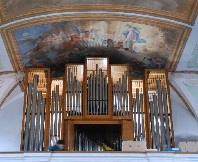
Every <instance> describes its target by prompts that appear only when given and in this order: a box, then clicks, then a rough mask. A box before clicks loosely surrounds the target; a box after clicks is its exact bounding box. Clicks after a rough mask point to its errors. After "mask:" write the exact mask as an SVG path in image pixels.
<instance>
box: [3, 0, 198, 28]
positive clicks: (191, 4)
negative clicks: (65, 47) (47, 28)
mask: <svg viewBox="0 0 198 162" xmlns="http://www.w3.org/2000/svg"><path fill="white" fill-rule="evenodd" d="M96 3H97V2H96ZM65 11H67V12H76V11H80V12H86V11H113V12H128V13H138V14H145V15H152V16H157V17H165V18H168V19H173V20H176V21H181V22H184V23H187V24H194V21H195V18H196V16H197V11H198V1H197V0H187V5H186V9H185V10H184V11H183V13H177V12H170V11H165V10H159V9H151V8H145V7H139V6H132V5H118V4H67V5H57V6H50V7H49V6H48V7H38V8H35V9H32V10H31V9H30V10H28V11H22V12H21V13H16V14H13V15H9V14H8V12H7V11H6V6H5V4H4V1H3V0H0V14H1V15H2V18H1V19H2V23H8V22H10V21H14V20H18V19H24V18H27V17H33V16H38V15H45V14H51V13H58V12H65Z"/></svg>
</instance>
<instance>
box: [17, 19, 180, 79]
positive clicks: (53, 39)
mask: <svg viewBox="0 0 198 162" xmlns="http://www.w3.org/2000/svg"><path fill="white" fill-rule="evenodd" d="M14 35H15V39H16V41H17V44H18V48H19V52H20V55H21V58H22V61H23V64H24V66H25V67H48V68H51V71H52V75H53V77H59V76H61V75H63V73H64V65H65V64H66V63H84V62H85V57H86V56H109V58H110V63H111V64H115V63H120V64H129V65H130V71H131V76H132V77H134V78H140V77H142V74H143V71H144V69H145V68H165V66H166V63H167V60H168V57H169V51H171V49H172V46H173V42H174V39H175V37H176V32H175V31H173V30H170V29H166V28H158V27H153V26H149V25H144V24H137V23H132V22H122V21H107V22H105V21H69V22H56V23H51V24H44V25H38V26H32V27H29V28H24V29H20V30H16V31H15V32H14ZM56 71H58V73H57V72H56Z"/></svg>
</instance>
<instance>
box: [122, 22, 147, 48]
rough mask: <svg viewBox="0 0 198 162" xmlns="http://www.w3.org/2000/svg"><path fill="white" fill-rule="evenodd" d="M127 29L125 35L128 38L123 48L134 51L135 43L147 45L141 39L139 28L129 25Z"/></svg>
mask: <svg viewBox="0 0 198 162" xmlns="http://www.w3.org/2000/svg"><path fill="white" fill-rule="evenodd" d="M126 27H127V30H126V31H124V32H123V35H124V36H125V37H126V40H125V42H124V44H123V48H125V49H130V50H134V48H133V45H134V43H146V41H145V40H144V39H141V38H140V32H139V30H138V29H137V28H135V27H132V26H131V25H129V24H127V25H126Z"/></svg>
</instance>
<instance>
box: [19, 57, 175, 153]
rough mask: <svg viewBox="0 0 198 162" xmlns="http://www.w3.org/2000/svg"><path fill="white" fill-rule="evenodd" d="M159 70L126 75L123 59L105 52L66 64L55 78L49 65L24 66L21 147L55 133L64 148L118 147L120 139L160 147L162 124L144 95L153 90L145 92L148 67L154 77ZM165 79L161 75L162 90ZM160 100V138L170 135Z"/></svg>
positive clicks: (52, 138)
mask: <svg viewBox="0 0 198 162" xmlns="http://www.w3.org/2000/svg"><path fill="white" fill-rule="evenodd" d="M162 72H164V71H163V70H161V71H159V72H158V71H157V72H156V71H155V70H154V72H153V71H152V70H146V72H145V79H144V80H136V79H131V78H130V75H129V66H128V65H127V64H109V58H108V57H87V58H86V62H85V64H66V65H65V76H64V77H63V78H58V79H50V71H49V69H42V68H41V69H40V68H39V69H38V68H34V69H28V70H27V77H26V85H27V86H26V90H25V96H24V98H25V100H24V117H23V122H22V125H23V127H22V128H23V129H22V138H21V150H24V151H44V150H46V149H47V147H48V146H51V145H54V144H56V142H57V140H59V139H64V141H65V149H64V150H65V151H70V152H73V151H121V150H122V142H123V141H137V142H138V141H146V143H147V148H158V147H160V149H159V148H158V150H162V149H161V143H159V142H158V143H157V142H156V139H158V140H160V139H161V137H162V135H161V133H160V131H161V130H162V128H161V127H162V126H161V125H160V124H159V123H158V124H156V122H157V120H159V122H160V123H162V119H161V116H160V114H158V116H154V115H155V114H154V113H156V109H157V108H155V107H156V101H155V99H153V100H151V99H150V96H151V93H152V95H153V96H154V94H155V95H156V93H158V92H156V93H154V92H153V91H152V92H151V89H152V88H151V83H150V82H149V80H150V78H151V74H153V73H154V74H156V77H155V79H156V80H158V79H159V76H165V78H166V76H167V73H163V75H162ZM160 79H162V78H160ZM166 79H167V78H166ZM153 82H154V81H153ZM153 82H152V83H153ZM157 84H160V83H158V81H157ZM161 85H163V86H164V83H163V84H161ZM167 85H168V82H167V80H166V84H165V87H166V90H167V89H168V86H167ZM158 86H159V85H158ZM161 89H163V88H161ZM152 90H153V89H152ZM155 91H156V89H155ZM164 91H165V90H161V91H160V92H162V93H165V92H164ZM166 93H168V96H169V91H166ZM147 95H148V96H149V97H148V98H147ZM154 98H155V97H154ZM163 100H165V98H163ZM166 100H167V101H170V99H169V98H166ZM151 102H152V103H153V104H151ZM162 104H163V105H165V107H167V109H168V111H164V115H163V121H164V125H163V126H164V128H166V129H164V132H163V133H164V134H165V136H166V137H167V132H166V131H167V127H169V128H170V130H169V134H170V135H169V138H168V137H167V138H166V137H165V140H166V141H167V140H168V139H169V140H170V139H171V140H173V133H172V132H173V130H172V118H171V109H170V108H169V107H170V102H169V103H168V104H164V102H163V103H162ZM152 106H153V107H154V108H152ZM151 109H152V110H151ZM165 109H166V108H165ZM152 111H154V113H152ZM167 113H168V114H167ZM153 116H154V117H153ZM153 118H154V119H153ZM156 118H157V120H156V121H154V120H155V119H156ZM167 120H168V122H167ZM153 123H154V126H153ZM157 126H158V127H157ZM160 126H161V127H160ZM159 127H160V128H159ZM153 128H154V129H153ZM156 129H159V130H158V131H156ZM154 141H155V142H154ZM152 142H153V143H152ZM162 144H163V145H165V144H167V145H168V146H169V143H167V142H165V143H162ZM158 145H159V146H158ZM170 145H172V144H170Z"/></svg>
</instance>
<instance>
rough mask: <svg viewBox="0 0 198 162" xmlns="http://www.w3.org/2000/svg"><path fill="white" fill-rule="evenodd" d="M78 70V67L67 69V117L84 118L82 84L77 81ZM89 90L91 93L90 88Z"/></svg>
mask: <svg viewBox="0 0 198 162" xmlns="http://www.w3.org/2000/svg"><path fill="white" fill-rule="evenodd" d="M77 69H78V67H68V68H67V90H66V115H67V116H82V83H81V82H80V81H78V80H77ZM88 82H89V81H88ZM88 90H89V92H90V87H88ZM89 92H88V93H89Z"/></svg>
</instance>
